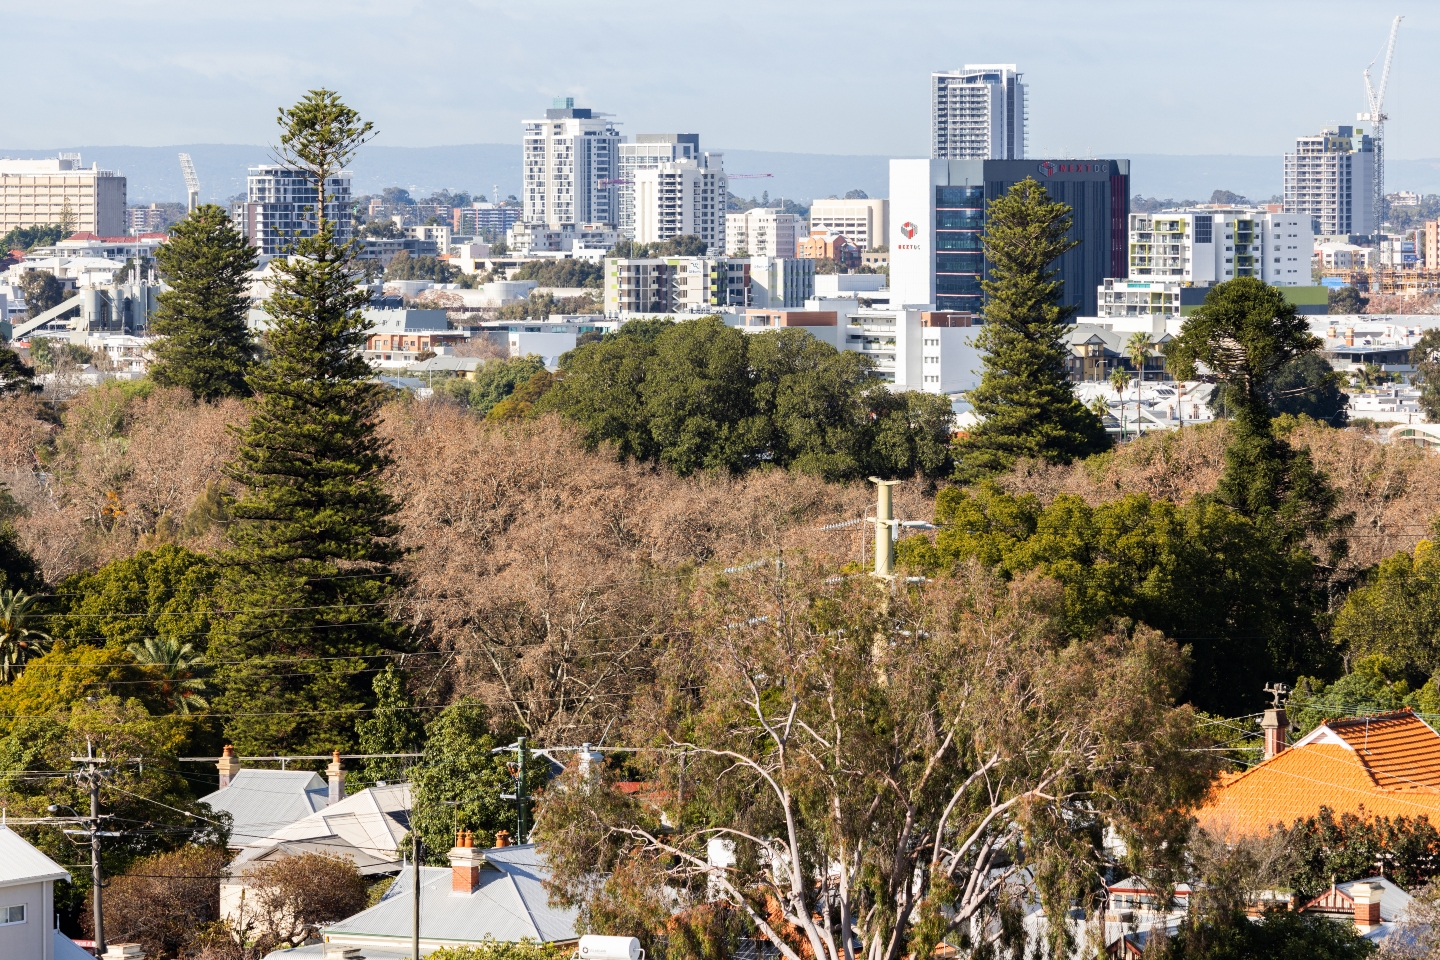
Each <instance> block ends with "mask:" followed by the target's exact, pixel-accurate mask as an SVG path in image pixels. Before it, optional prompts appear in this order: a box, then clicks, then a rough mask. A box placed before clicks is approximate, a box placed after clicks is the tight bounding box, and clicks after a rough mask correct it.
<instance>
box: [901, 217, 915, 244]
mask: <svg viewBox="0 0 1440 960" xmlns="http://www.w3.org/2000/svg"><path fill="white" fill-rule="evenodd" d="M900 232H901V233H903V234H905V239H906V240H914V239H915V224H913V223H911V222H910V221H909V220H906V221H905V222H904V223H902V224H900Z"/></svg>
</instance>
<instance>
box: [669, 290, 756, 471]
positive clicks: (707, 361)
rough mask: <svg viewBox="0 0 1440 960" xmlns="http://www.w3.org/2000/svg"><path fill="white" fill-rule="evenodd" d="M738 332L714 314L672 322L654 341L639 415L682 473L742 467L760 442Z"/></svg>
mask: <svg viewBox="0 0 1440 960" xmlns="http://www.w3.org/2000/svg"><path fill="white" fill-rule="evenodd" d="M745 339H746V338H745V334H743V333H741V332H740V331H739V330H736V329H735V328H734V327H727V326H726V325H725V324H724V323H722V322H721V321H720V318H718V317H702V318H700V319H698V320H692V321H690V322H688V323H682V324H677V325H676V326H675V327H673V328H671V329H670V330H667V331H665V333H664V334H663V335H662V336H661V337H660V338H659V339H657V340H656V341H655V355H654V356H653V357H652V358H651V359H650V361H649V363H648V364H647V365H646V371H645V386H644V389H643V391H642V392H643V396H644V412H645V418H646V420H647V421H648V422H649V424H650V434H651V436H653V437H654V439H655V443H656V444H657V445H658V447H659V448H660V458H659V459H660V462H661V463H664V464H666V465H667V466H669V467H671V468H672V469H673V470H675V472H677V473H679V474H680V475H681V476H686V475H688V474H691V473H695V472H696V471H700V470H730V471H732V472H736V473H739V472H743V471H744V470H746V469H747V468H748V467H750V466H752V465H753V464H754V463H755V462H756V457H757V455H758V453H759V452H760V450H761V449H762V448H763V444H764V441H765V427H764V423H763V418H761V417H758V416H756V415H755V413H754V412H753V406H752V396H751V372H750V369H749V363H748V360H747V356H746V354H747V347H748V345H747V344H746V342H745Z"/></svg>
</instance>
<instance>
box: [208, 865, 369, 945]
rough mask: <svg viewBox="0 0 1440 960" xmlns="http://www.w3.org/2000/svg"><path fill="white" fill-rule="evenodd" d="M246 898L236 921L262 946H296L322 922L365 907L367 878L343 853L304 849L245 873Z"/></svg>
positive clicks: (238, 929) (239, 931)
mask: <svg viewBox="0 0 1440 960" xmlns="http://www.w3.org/2000/svg"><path fill="white" fill-rule="evenodd" d="M243 880H244V887H245V899H244V902H243V903H240V904H239V905H238V916H237V917H236V918H235V919H234V920H233V921H232V927H233V928H234V930H235V933H236V935H237V936H238V937H239V938H240V940H241V941H242V942H253V943H255V944H257V945H260V946H261V947H262V949H269V948H272V947H276V946H281V947H287V948H289V947H297V946H299V945H300V944H302V943H304V942H305V941H306V940H308V939H310V938H311V937H313V936H315V934H316V933H317V931H318V930H319V928H320V927H322V926H324V925H325V924H328V923H335V922H337V921H340V920H344V919H345V918H346V917H349V916H353V915H354V914H356V913H359V912H360V911H361V910H363V909H365V904H366V899H367V898H366V890H365V880H364V878H363V877H361V876H360V874H359V872H358V871H357V870H356V869H355V864H354V863H352V862H351V861H349V860H347V859H344V858H342V857H332V856H326V855H325V854H321V853H301V854H296V855H295V856H288V857H281V858H280V859H278V860H271V861H267V862H264V863H262V864H261V865H260V866H257V867H252V868H251V869H249V870H246V871H245V873H244V874H243Z"/></svg>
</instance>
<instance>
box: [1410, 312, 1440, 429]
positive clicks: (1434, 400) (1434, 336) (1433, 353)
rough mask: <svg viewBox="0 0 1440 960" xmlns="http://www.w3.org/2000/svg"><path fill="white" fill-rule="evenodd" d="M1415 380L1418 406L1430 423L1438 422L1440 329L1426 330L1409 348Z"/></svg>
mask: <svg viewBox="0 0 1440 960" xmlns="http://www.w3.org/2000/svg"><path fill="white" fill-rule="evenodd" d="M1410 362H1411V363H1412V364H1414V366H1415V380H1416V382H1417V383H1418V384H1419V385H1420V406H1421V407H1422V408H1423V409H1424V411H1425V417H1426V419H1428V420H1429V421H1430V422H1431V423H1437V422H1440V330H1426V331H1425V332H1424V333H1422V334H1421V335H1420V339H1419V340H1417V341H1415V346H1413V347H1411V348H1410Z"/></svg>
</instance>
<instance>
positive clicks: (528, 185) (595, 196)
mask: <svg viewBox="0 0 1440 960" xmlns="http://www.w3.org/2000/svg"><path fill="white" fill-rule="evenodd" d="M524 128H525V135H524V147H523V162H524V164H525V170H524V174H525V187H524V193H525V196H524V201H525V215H524V220H525V222H526V223H543V224H547V225H550V226H561V225H563V224H567V223H568V224H578V223H614V222H615V215H616V210H615V187H616V184H615V182H614V181H615V180H616V179H618V172H619V171H618V165H617V161H618V159H619V154H620V131H618V130H617V129H615V125H614V124H613V123H611V122H610V121H609V120H605V119H602V118H601V117H599V116H596V115H595V114H594V113H592V112H591V111H590V110H589V109H587V108H584V107H577V106H575V100H574V98H573V97H556V98H555V101H554V105H553V106H552V107H551V108H550V109H549V110H546V111H545V119H543V120H526V121H524Z"/></svg>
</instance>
